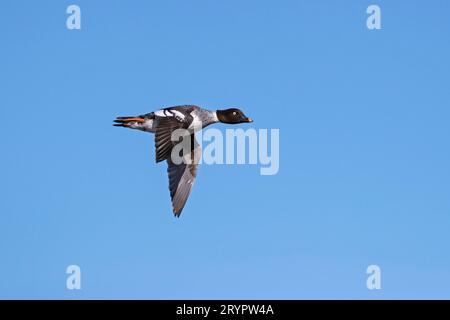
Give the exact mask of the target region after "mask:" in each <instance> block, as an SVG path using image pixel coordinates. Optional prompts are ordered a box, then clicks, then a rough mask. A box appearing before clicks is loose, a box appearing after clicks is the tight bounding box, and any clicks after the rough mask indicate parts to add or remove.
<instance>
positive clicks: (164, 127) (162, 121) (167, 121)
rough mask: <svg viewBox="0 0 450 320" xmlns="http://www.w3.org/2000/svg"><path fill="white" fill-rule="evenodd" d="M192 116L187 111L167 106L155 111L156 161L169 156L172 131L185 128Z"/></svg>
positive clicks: (171, 146)
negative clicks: (183, 111)
mask: <svg viewBox="0 0 450 320" xmlns="http://www.w3.org/2000/svg"><path fill="white" fill-rule="evenodd" d="M192 119H193V118H192V116H191V115H190V114H189V113H187V115H186V114H183V113H182V112H180V111H178V110H176V109H173V108H167V109H162V110H159V111H157V112H155V121H156V123H155V125H154V127H155V148H156V162H160V161H162V160H166V159H168V158H169V157H170V153H171V151H172V148H173V146H174V145H175V144H176V142H173V141H172V133H173V132H174V131H175V130H177V129H187V128H188V127H189V125H190V124H191V122H192Z"/></svg>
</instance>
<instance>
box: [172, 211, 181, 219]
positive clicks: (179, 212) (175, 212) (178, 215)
mask: <svg viewBox="0 0 450 320" xmlns="http://www.w3.org/2000/svg"><path fill="white" fill-rule="evenodd" d="M173 215H174V216H175V218H180V216H181V210H180V211H178V210H175V209H173Z"/></svg>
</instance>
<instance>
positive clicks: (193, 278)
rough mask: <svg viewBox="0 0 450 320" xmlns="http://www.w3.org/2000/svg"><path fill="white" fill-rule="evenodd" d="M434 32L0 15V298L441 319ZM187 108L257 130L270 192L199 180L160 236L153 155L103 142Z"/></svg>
mask: <svg viewBox="0 0 450 320" xmlns="http://www.w3.org/2000/svg"><path fill="white" fill-rule="evenodd" d="M372 3H375V4H378V5H379V6H380V7H381V12H382V30H375V31H370V30H368V29H367V28H366V18H367V14H366V8H367V6H368V5H370V4H372ZM70 4H77V5H79V6H80V7H81V14H82V18H81V19H82V22H81V23H82V28H81V30H68V29H67V28H66V18H67V16H68V15H67V14H66V8H67V6H68V5H70ZM449 11H450V4H449V3H448V1H445V0H432V1H419V0H413V1H381V0H378V1H365V0H360V1H357V0H352V1H343V0H342V1H337V0H336V1H325V0H322V1H298V0H296V1H276V2H275V1H261V0H258V1H237V0H231V1H205V0H202V1H200V0H189V1H181V0H180V1H178V0H177V1H111V0H109V1H105V0H104V1H81V0H79V1H73V2H72V1H70V2H69V1H46V0H40V1H17V0H14V1H12V0H8V1H1V4H0V41H1V43H2V46H1V50H0V61H1V62H0V66H1V72H0V87H1V90H0V92H1V94H0V118H1V119H2V121H1V126H0V135H1V145H2V156H1V157H0V168H1V175H2V179H1V182H0V192H1V194H2V196H1V198H0V199H1V200H0V212H1V214H0V255H1V259H0V275H1V276H0V298H39V299H47V298H56V299H92V298H106V299H108V298H125V299H134V298H136V299H146V298H150V299H164V298H172V299H179V298H192V299H194V298H206V299H215V298H230V299H231V298H235V299H239V298H269V299H271V298H274V299H302V298H324V299H329V298H340V299H341V298H357V299H362V298H367V299H379V298H388V299H391V298H426V299H431V298H438V299H441V298H450V271H449V270H450V254H449V250H448V244H449V243H450V233H449V226H450V197H449V193H450V169H449V163H450V150H449V137H450V127H449V125H448V119H449V116H450V111H449V106H450V90H448V81H449V79H448V77H449V74H450V60H449V58H448V57H450V37H449V35H450V34H449V31H450V20H449V19H448V12H449ZM191 103H192V104H198V105H201V106H203V107H206V108H210V109H217V108H224V107H228V106H239V107H241V108H242V109H243V110H244V111H245V113H246V114H247V115H248V116H250V117H252V118H254V120H255V122H254V123H252V127H254V128H256V129H260V128H269V129H270V128H279V129H280V171H279V173H278V174H277V175H274V176H261V175H260V174H259V167H258V166H255V165H228V166H227V165H216V166H206V165H204V166H202V167H200V169H199V175H198V179H197V181H196V185H195V186H194V189H193V192H192V194H191V197H190V199H189V201H188V203H187V205H186V207H185V209H184V211H183V214H182V216H181V218H180V219H176V218H174V217H173V216H172V214H171V207H170V199H169V194H168V189H167V177H166V167H165V164H155V163H154V150H153V137H152V136H151V135H150V134H145V133H142V132H135V131H131V130H124V129H122V128H115V127H112V126H111V121H112V120H113V119H114V117H116V116H118V115H133V114H142V113H145V112H150V111H152V110H154V109H158V108H159V107H165V106H171V105H177V104H191ZM216 127H217V128H220V129H221V130H225V128H227V127H226V126H225V125H217V126H216ZM239 127H242V128H244V126H239ZM71 264H76V265H79V266H80V267H81V270H82V278H81V279H82V280H81V281H82V289H81V290H79V291H77V290H67V289H66V277H67V275H66V273H65V270H66V267H67V266H68V265H71ZM371 264H376V265H379V266H380V268H381V271H382V278H381V285H382V289H381V290H368V289H367V288H366V278H367V275H366V268H367V266H368V265H371Z"/></svg>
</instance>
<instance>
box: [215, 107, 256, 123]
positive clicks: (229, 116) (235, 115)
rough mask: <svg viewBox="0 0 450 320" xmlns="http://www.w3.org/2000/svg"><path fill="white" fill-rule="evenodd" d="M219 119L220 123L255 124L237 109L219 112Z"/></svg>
mask: <svg viewBox="0 0 450 320" xmlns="http://www.w3.org/2000/svg"><path fill="white" fill-rule="evenodd" d="M216 113H217V118H218V119H219V121H220V122H223V123H231V124H236V123H244V122H253V120H252V119H251V118H249V117H247V116H246V115H245V114H244V113H243V112H242V111H241V110H239V109H237V108H231V109H225V110H217V111H216Z"/></svg>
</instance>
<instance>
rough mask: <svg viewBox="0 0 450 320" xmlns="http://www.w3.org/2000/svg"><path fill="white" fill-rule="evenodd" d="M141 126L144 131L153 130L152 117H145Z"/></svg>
mask: <svg viewBox="0 0 450 320" xmlns="http://www.w3.org/2000/svg"><path fill="white" fill-rule="evenodd" d="M142 126H143V127H144V131H150V132H153V119H147V120H146V121H145V122H144V123H143V124H142Z"/></svg>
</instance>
